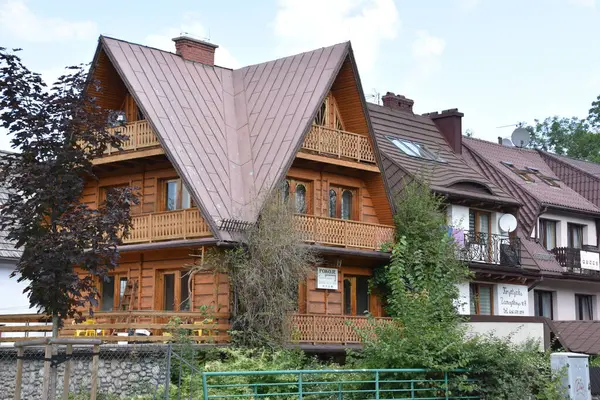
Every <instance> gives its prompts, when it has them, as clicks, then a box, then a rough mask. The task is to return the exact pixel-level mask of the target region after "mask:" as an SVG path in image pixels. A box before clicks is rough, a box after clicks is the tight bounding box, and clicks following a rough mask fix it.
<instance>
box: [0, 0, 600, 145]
mask: <svg viewBox="0 0 600 400" xmlns="http://www.w3.org/2000/svg"><path fill="white" fill-rule="evenodd" d="M83 3H87V2H85V1H83V2H82V1H81V0H79V1H74V0H53V1H47V0H0V46H2V47H21V48H23V49H24V53H22V56H23V58H24V60H25V61H26V63H27V65H28V66H29V67H30V68H31V69H33V70H35V71H38V72H41V73H42V74H43V75H44V76H45V77H47V78H49V79H52V78H54V77H56V76H58V75H59V74H60V72H61V68H62V67H63V66H66V65H72V64H77V63H86V62H89V61H91V58H92V55H93V52H94V50H95V47H96V43H97V39H98V35H100V34H104V35H109V36H113V37H117V38H120V39H125V40H129V41H132V42H137V43H142V44H147V45H151V46H155V47H161V48H164V49H168V50H172V49H173V44H172V42H171V41H170V39H171V38H172V37H174V36H176V35H178V34H180V33H181V32H187V33H189V34H193V35H196V36H198V37H201V38H210V40H211V41H212V42H213V43H216V44H218V45H220V48H219V49H218V50H217V63H218V64H220V65H223V66H227V67H239V66H242V65H247V64H253V63H258V62H262V61H266V60H269V59H273V58H277V57H281V56H285V55H290V54H295V53H298V52H301V51H305V50H310V49H313V48H317V47H322V46H327V45H331V44H334V43H338V42H341V41H345V40H351V41H352V44H353V48H354V51H355V54H356V57H357V62H358V68H359V71H360V74H361V79H362V83H363V87H364V91H365V94H366V95H367V96H368V95H369V94H371V93H380V94H381V95H383V94H385V93H386V92H387V91H393V92H395V93H397V94H404V95H406V96H407V97H409V98H412V99H413V100H415V106H414V109H415V112H417V113H425V112H431V111H440V110H442V109H447V108H458V109H459V110H460V111H462V112H464V113H465V117H464V120H463V130H465V129H471V130H472V131H473V132H474V134H475V136H476V137H479V138H482V139H487V140H495V138H496V137H498V136H504V137H507V136H509V135H510V133H511V131H512V129H511V128H503V129H498V128H497V127H498V126H503V125H509V124H514V123H517V122H519V121H525V122H530V123H531V122H533V120H534V119H535V118H544V117H546V116H551V115H562V116H579V117H584V116H585V115H586V114H587V110H588V109H589V106H590V103H591V102H592V101H593V100H594V99H595V98H596V96H598V95H599V94H600V46H598V41H599V39H600V10H599V8H600V0H598V1H597V0H503V1H499V0H435V1H434V0H419V1H400V0H396V1H394V0H253V1H222V2H217V1H205V0H195V1H177V0H171V1H169V2H166V1H133V0H130V1H123V0H121V1H114V0H104V1H102V2H93V3H92V2H89V3H88V4H89V5H86V6H82V4H83ZM0 148H3V149H7V148H8V139H7V138H6V137H5V135H2V136H0Z"/></svg>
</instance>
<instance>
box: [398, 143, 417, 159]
mask: <svg viewBox="0 0 600 400" xmlns="http://www.w3.org/2000/svg"><path fill="white" fill-rule="evenodd" d="M394 144H395V145H396V146H397V147H398V148H399V149H400V150H402V151H403V152H404V153H405V154H408V155H409V156H413V157H419V153H416V152H415V151H414V150H413V149H411V148H410V147H408V146H407V145H406V143H405V142H402V141H400V140H394Z"/></svg>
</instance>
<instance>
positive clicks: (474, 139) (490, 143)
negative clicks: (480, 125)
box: [463, 136, 537, 153]
mask: <svg viewBox="0 0 600 400" xmlns="http://www.w3.org/2000/svg"><path fill="white" fill-rule="evenodd" d="M465 141H477V142H482V143H485V144H488V145H492V146H497V147H503V148H506V149H509V150H519V151H527V152H530V153H537V149H530V148H525V147H516V146H510V147H509V146H505V145H503V144H500V143H496V142H491V141H489V140H485V139H479V138H474V137H468V136H463V144H464V143H465Z"/></svg>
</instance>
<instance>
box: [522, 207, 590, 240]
mask: <svg viewBox="0 0 600 400" xmlns="http://www.w3.org/2000/svg"><path fill="white" fill-rule="evenodd" d="M540 218H542V219H549V220H552V221H556V222H557V224H556V244H557V247H567V246H568V240H567V224H568V223H573V224H578V225H584V228H583V244H585V245H590V246H595V245H596V221H595V220H594V219H593V218H577V217H573V216H571V215H565V214H553V213H544V214H542V215H541V216H540ZM539 229H540V226H539V219H538V237H539V236H540V234H539ZM531 237H535V230H534V231H533V232H532V233H531Z"/></svg>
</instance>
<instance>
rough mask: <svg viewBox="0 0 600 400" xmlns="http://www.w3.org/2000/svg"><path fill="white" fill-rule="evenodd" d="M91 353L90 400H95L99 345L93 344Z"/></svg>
mask: <svg viewBox="0 0 600 400" xmlns="http://www.w3.org/2000/svg"><path fill="white" fill-rule="evenodd" d="M93 349H94V350H93V352H92V388H91V390H90V400H96V394H97V393H96V392H97V391H98V367H99V362H100V345H97V344H95V345H94V347H93Z"/></svg>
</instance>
